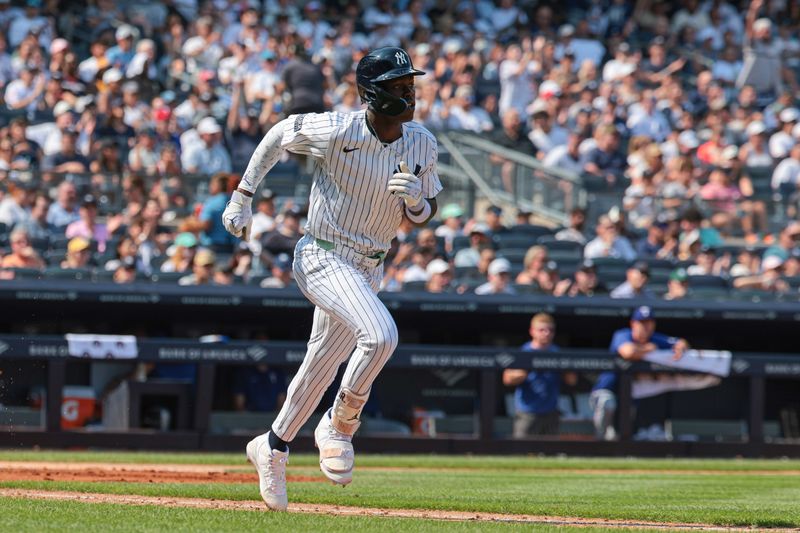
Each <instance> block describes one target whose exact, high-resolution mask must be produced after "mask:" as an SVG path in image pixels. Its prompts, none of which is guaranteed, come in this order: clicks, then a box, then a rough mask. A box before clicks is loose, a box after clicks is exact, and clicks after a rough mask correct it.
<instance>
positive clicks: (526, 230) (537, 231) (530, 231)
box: [509, 224, 553, 237]
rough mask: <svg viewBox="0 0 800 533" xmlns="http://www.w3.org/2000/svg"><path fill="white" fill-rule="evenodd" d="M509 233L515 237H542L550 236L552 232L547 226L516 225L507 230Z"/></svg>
mask: <svg viewBox="0 0 800 533" xmlns="http://www.w3.org/2000/svg"><path fill="white" fill-rule="evenodd" d="M509 229H510V230H511V233H514V234H517V235H531V236H533V237H541V236H542V235H552V234H553V230H552V229H551V228H548V227H547V226H537V225H536V224H517V225H514V226H511V227H510V228H509Z"/></svg>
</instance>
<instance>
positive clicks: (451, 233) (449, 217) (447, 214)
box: [434, 204, 464, 254]
mask: <svg viewBox="0 0 800 533" xmlns="http://www.w3.org/2000/svg"><path fill="white" fill-rule="evenodd" d="M439 215H440V216H441V217H442V224H441V225H440V226H438V227H437V228H436V229H435V230H434V234H435V235H436V236H437V237H442V238H443V239H444V245H445V251H446V252H447V253H448V254H450V253H452V252H453V239H455V238H456V237H460V236H461V235H463V227H462V223H461V217H463V216H464V210H463V209H462V208H461V206H460V205H458V204H447V205H445V206H444V207H442V210H441V211H440V213H439Z"/></svg>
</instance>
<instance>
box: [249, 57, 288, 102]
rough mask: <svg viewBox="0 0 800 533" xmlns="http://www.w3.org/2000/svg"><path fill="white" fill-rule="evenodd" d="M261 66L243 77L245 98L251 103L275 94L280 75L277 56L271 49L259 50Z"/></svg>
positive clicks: (269, 97)
mask: <svg viewBox="0 0 800 533" xmlns="http://www.w3.org/2000/svg"><path fill="white" fill-rule="evenodd" d="M261 60H262V68H261V70H259V71H257V72H255V73H253V74H251V75H250V76H248V77H247V78H246V79H245V98H246V99H247V102H249V103H253V102H256V101H258V100H268V99H271V98H272V97H273V96H275V87H276V86H277V85H278V84H279V83H280V81H281V77H280V74H278V72H277V65H278V62H277V58H276V56H275V52H273V51H272V50H264V51H263V52H261Z"/></svg>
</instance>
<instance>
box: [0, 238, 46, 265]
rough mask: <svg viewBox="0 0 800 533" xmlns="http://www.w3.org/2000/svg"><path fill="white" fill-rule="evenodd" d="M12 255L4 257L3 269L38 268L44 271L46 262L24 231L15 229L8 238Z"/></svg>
mask: <svg viewBox="0 0 800 533" xmlns="http://www.w3.org/2000/svg"><path fill="white" fill-rule="evenodd" d="M8 240H9V242H10V243H11V253H10V254H8V255H6V256H5V257H3V261H2V263H1V264H0V267H2V268H36V269H43V268H44V267H45V264H44V261H43V260H42V258H41V257H40V256H39V254H38V253H36V250H34V249H33V246H31V242H30V238H29V237H28V233H27V232H26V231H25V230H24V229H15V230H13V231H12V232H11V235H9V238H8Z"/></svg>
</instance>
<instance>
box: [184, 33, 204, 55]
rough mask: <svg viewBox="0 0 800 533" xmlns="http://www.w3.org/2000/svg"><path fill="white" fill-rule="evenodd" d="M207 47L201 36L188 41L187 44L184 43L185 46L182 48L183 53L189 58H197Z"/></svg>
mask: <svg viewBox="0 0 800 533" xmlns="http://www.w3.org/2000/svg"><path fill="white" fill-rule="evenodd" d="M205 45H206V44H205V41H204V40H203V38H202V37H200V36H195V37H190V38H188V39H186V42H185V43H183V46H182V47H181V53H183V55H185V56H189V57H192V56H196V55H197V54H199V53H200V52H202V51H203V48H204V47H205Z"/></svg>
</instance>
